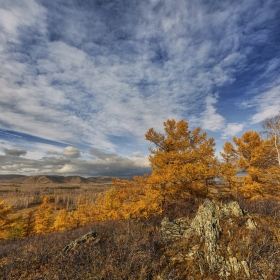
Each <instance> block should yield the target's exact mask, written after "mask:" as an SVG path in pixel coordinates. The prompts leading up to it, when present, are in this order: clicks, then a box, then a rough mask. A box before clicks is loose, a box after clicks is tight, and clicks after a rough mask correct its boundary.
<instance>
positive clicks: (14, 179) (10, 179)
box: [0, 175, 111, 184]
mask: <svg viewBox="0 0 280 280" xmlns="http://www.w3.org/2000/svg"><path fill="white" fill-rule="evenodd" d="M0 180H2V181H5V182H6V183H16V184H50V183H54V184H64V183H75V184H81V183H83V184H88V183H91V182H94V183H109V182H111V178H110V177H104V176H98V177H89V178H84V177H81V176H58V175H33V176H21V175H2V177H1V179H0Z"/></svg>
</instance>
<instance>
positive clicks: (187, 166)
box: [113, 120, 218, 218]
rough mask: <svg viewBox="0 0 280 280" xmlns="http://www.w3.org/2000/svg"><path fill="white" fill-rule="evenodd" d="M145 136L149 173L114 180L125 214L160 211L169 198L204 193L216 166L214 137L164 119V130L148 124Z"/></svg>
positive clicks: (144, 213)
mask: <svg viewBox="0 0 280 280" xmlns="http://www.w3.org/2000/svg"><path fill="white" fill-rule="evenodd" d="M146 140H148V141H150V142H151V143H152V144H153V145H154V147H153V148H150V149H149V150H150V152H151V155H150V157H149V161H150V165H151V169H152V173H151V175H145V176H143V177H141V176H135V177H134V179H133V180H120V179H115V180H114V181H113V182H114V185H115V187H116V190H117V191H118V194H119V199H120V201H121V204H122V209H123V212H122V215H123V216H124V217H125V218H130V217H147V216H148V215H150V214H159V213H161V212H162V207H163V205H164V204H166V203H168V202H170V201H174V200H176V199H178V198H185V197H189V196H192V195H195V196H197V195H200V196H201V195H202V196H205V195H206V194H207V192H208V186H209V184H210V183H211V181H212V180H213V179H214V178H215V177H216V175H217V167H218V161H217V158H216V157H215V156H214V152H215V149H214V147H215V143H214V139H213V138H207V134H206V133H205V132H201V129H200V128H196V129H194V130H190V129H189V125H188V123H187V122H186V121H184V120H182V121H179V122H176V121H175V120H167V121H166V122H165V123H164V133H158V132H156V131H155V130H154V129H153V128H151V129H149V130H148V132H147V133H146Z"/></svg>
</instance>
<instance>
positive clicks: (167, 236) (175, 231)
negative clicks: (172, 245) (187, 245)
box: [161, 217, 190, 242]
mask: <svg viewBox="0 0 280 280" xmlns="http://www.w3.org/2000/svg"><path fill="white" fill-rule="evenodd" d="M189 226H190V224H189V222H188V220H187V219H186V218H179V219H176V220H174V221H170V219H169V218H166V217H165V218H164V219H163V220H162V222H161V232H162V238H163V240H164V241H165V242H169V241H173V240H177V239H180V238H182V236H183V234H184V232H185V231H186V230H187V229H188V228H189Z"/></svg>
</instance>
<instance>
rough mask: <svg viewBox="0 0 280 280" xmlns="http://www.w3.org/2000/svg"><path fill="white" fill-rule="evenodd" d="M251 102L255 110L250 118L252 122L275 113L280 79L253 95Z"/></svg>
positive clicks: (262, 119)
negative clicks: (268, 87) (263, 90)
mask: <svg viewBox="0 0 280 280" xmlns="http://www.w3.org/2000/svg"><path fill="white" fill-rule="evenodd" d="M251 104H253V106H254V107H255V108H256V111H257V113H256V114H254V115H253V116H252V118H251V121H252V123H253V124H255V123H260V122H262V121H264V120H265V119H266V118H270V117H273V116H275V115H277V114H278V113H279V108H280V80H278V82H277V83H276V84H275V85H274V86H273V87H272V88H271V89H269V90H267V91H265V92H263V93H261V94H259V95H257V96H256V97H254V98H253V99H252V101H251Z"/></svg>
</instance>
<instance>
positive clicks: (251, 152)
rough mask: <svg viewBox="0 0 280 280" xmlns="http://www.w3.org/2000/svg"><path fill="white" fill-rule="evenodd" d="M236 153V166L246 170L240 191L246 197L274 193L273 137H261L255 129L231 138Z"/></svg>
mask: <svg viewBox="0 0 280 280" xmlns="http://www.w3.org/2000/svg"><path fill="white" fill-rule="evenodd" d="M233 141H234V143H235V145H236V149H235V151H236V153H237V155H238V159H237V167H238V169H239V170H241V171H244V172H246V174H247V175H246V176H244V177H243V182H242V191H243V192H244V193H245V195H246V196H247V197H251V198H258V197H265V196H267V195H274V193H275V191H277V188H276V186H277V180H276V181H275V180H274V175H276V174H275V169H277V168H276V165H277V161H276V160H275V159H276V150H274V149H271V146H272V145H273V139H272V138H271V139H268V140H265V139H261V137H260V134H259V133H257V132H255V131H247V132H245V133H244V134H243V135H242V137H241V138H236V137H234V138H233Z"/></svg>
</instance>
